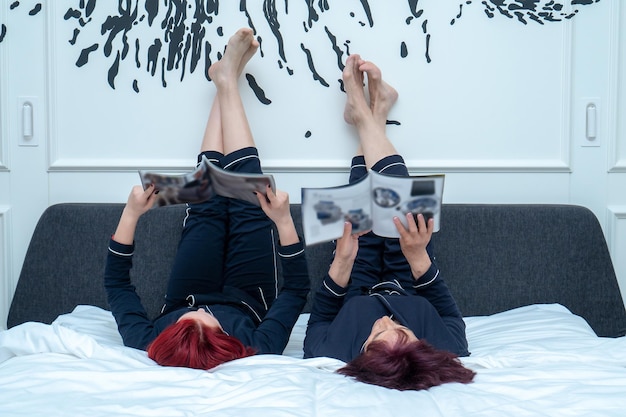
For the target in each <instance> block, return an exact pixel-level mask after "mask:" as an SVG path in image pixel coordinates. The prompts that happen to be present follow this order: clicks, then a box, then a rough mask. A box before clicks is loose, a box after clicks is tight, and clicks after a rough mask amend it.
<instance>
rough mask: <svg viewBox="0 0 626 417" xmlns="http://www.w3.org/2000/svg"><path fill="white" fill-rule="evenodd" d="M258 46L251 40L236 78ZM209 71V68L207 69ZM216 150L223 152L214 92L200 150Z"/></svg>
mask: <svg viewBox="0 0 626 417" xmlns="http://www.w3.org/2000/svg"><path fill="white" fill-rule="evenodd" d="M258 48H259V43H258V42H257V41H256V40H253V41H252V42H251V43H250V45H249V47H248V49H247V50H246V52H245V53H244V54H243V56H242V57H241V61H240V62H239V66H238V70H237V78H238V77H239V76H241V73H242V72H243V69H244V68H245V66H246V64H247V63H248V61H249V60H250V58H252V57H253V56H254V54H255V53H256V51H257V49H258ZM209 71H210V69H209ZM209 150H213V151H218V152H220V153H224V137H223V133H222V112H221V106H220V100H219V94H216V95H215V97H214V99H213V104H212V106H211V111H210V113H209V118H208V120H207V124H206V128H205V131H204V138H203V140H202V146H201V148H200V152H203V151H209Z"/></svg>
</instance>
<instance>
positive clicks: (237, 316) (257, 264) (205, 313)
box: [104, 28, 310, 369]
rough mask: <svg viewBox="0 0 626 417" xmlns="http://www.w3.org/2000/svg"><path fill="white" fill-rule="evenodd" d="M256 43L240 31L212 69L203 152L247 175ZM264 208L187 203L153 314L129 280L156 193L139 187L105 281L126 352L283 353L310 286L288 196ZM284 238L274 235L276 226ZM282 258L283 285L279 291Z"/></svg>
mask: <svg viewBox="0 0 626 417" xmlns="http://www.w3.org/2000/svg"><path fill="white" fill-rule="evenodd" d="M258 47H259V43H258V42H257V41H256V40H255V39H254V37H253V34H252V30H251V29H248V28H244V29H240V30H239V31H238V32H237V33H235V34H234V35H233V36H232V37H231V38H230V40H229V42H228V45H227V48H226V51H225V53H224V55H223V57H222V59H221V60H219V61H218V62H216V63H214V64H213V65H212V66H211V67H210V69H209V76H210V78H211V79H212V80H213V82H214V83H215V85H216V87H217V94H216V96H215V98H214V101H213V105H212V108H211V112H210V114H209V118H208V121H207V125H206V130H205V134H204V138H203V142H202V146H201V150H200V151H201V152H200V155H199V156H198V162H200V161H201V159H202V157H206V158H208V160H209V161H210V162H211V163H213V164H216V165H217V166H219V167H221V168H223V169H225V170H229V171H233V172H242V173H261V172H262V170H261V164H260V160H259V156H258V152H257V149H256V147H255V146H254V141H253V137H252V133H251V131H250V127H249V125H248V121H247V118H246V114H245V110H244V107H243V103H242V101H241V97H240V95H239V89H238V85H237V83H238V79H239V75H240V74H241V73H242V71H243V68H244V67H245V65H246V63H247V62H248V60H249V59H250V58H251V57H252V56H253V55H254V53H255V52H256V50H257V49H258ZM257 197H258V201H259V205H260V207H259V206H257V205H254V204H252V203H250V202H246V201H242V200H236V199H229V198H224V197H220V196H215V197H213V198H211V199H210V200H208V201H205V202H202V203H193V204H192V203H190V204H188V205H187V215H186V217H185V220H184V222H183V231H182V235H181V239H180V242H179V246H178V250H177V253H176V257H175V259H174V265H173V267H172V271H171V274H170V279H169V283H168V287H167V293H166V295H165V304H164V305H163V309H162V312H161V315H160V316H159V317H157V318H156V319H154V320H152V319H150V318H149V317H148V315H147V313H146V311H145V309H144V307H143V306H142V304H141V301H140V299H139V296H138V295H137V293H136V292H135V288H134V286H133V285H132V284H131V279H130V270H131V267H132V256H133V250H134V243H135V242H134V236H135V229H136V226H137V222H138V220H139V218H140V217H141V215H143V214H144V213H145V212H146V211H148V210H149V209H150V208H151V207H153V206H154V205H155V202H156V200H157V195H156V193H155V192H154V187H153V186H150V187H148V188H147V189H146V190H144V189H143V188H142V187H140V186H135V187H134V188H133V189H132V191H131V193H130V196H129V197H128V202H127V203H126V206H125V207H124V210H123V212H122V215H121V217H120V220H119V224H118V226H117V229H116V231H115V234H114V235H113V236H112V238H111V240H110V242H109V251H108V257H107V265H106V271H105V278H104V284H105V288H106V291H107V298H108V301H109V305H110V308H111V311H112V313H113V316H114V317H115V320H116V322H117V326H118V330H119V332H120V334H121V336H122V339H123V341H124V344H125V345H126V346H130V347H134V348H137V349H143V350H147V352H148V356H149V357H150V358H152V359H153V360H154V361H156V362H157V363H159V364H160V365H165V366H181V367H190V368H197V369H211V368H213V367H215V366H217V365H220V364H222V363H224V362H227V361H230V360H233V359H237V358H243V357H246V356H250V355H253V354H261V353H271V354H281V353H282V351H283V350H284V348H285V346H286V344H287V341H288V339H289V335H290V333H291V330H292V328H293V326H294V324H295V322H296V320H297V319H298V316H299V315H300V313H301V311H302V309H303V307H304V304H305V303H306V296H307V294H308V292H309V288H310V283H309V277H308V271H307V264H306V259H305V256H304V247H303V243H302V242H301V240H300V238H299V236H298V234H297V232H296V229H295V226H294V223H293V220H292V218H291V214H290V211H289V197H288V195H287V194H286V193H284V192H281V191H279V190H277V191H276V192H275V193H274V192H273V191H272V190H271V189H270V188H269V187H268V189H267V197H265V196H263V195H261V194H260V193H257ZM272 224H274V225H275V226H276V230H277V232H278V236H275V233H274V230H273V225H272ZM277 258H278V259H280V262H281V264H282V270H283V277H284V284H283V286H282V289H281V291H280V293H278V281H277V279H278V272H277V264H278V260H277Z"/></svg>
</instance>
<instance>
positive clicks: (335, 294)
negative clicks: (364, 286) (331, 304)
mask: <svg viewBox="0 0 626 417" xmlns="http://www.w3.org/2000/svg"><path fill="white" fill-rule="evenodd" d="M322 285H323V286H324V288H326V289H327V290H328V292H330V293H331V294H333V295H334V296H336V297H344V296H345V295H346V294H338V293H336V292H335V291H333V290H331V289H330V287H329V286H328V285H327V284H326V281H324V282H322Z"/></svg>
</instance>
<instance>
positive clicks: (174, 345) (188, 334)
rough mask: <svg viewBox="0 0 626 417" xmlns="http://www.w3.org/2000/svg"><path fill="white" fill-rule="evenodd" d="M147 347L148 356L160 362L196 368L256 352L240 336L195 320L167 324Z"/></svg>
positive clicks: (205, 367) (161, 363)
mask: <svg viewBox="0 0 626 417" xmlns="http://www.w3.org/2000/svg"><path fill="white" fill-rule="evenodd" d="M147 350H148V357H150V358H151V359H152V360H154V361H155V362H156V363H158V364H159V365H162V366H183V367H187V368H195V369H212V368H214V367H216V366H217V365H220V364H222V363H224V362H228V361H232V360H234V359H239V358H245V357H246V356H252V355H254V354H255V350H254V349H252V348H251V347H246V346H244V344H243V343H241V342H240V341H239V340H238V339H236V338H234V337H232V336H229V335H227V334H224V333H222V332H218V331H215V330H213V329H212V328H210V327H209V326H207V325H205V324H202V323H198V322H196V321H195V320H180V321H179V322H176V323H174V324H172V325H170V326H168V327H167V328H166V329H165V330H163V332H161V334H159V335H158V336H157V338H156V339H154V341H153V342H152V343H151V344H150V345H149V346H148V349H147Z"/></svg>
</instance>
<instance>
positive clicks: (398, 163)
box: [378, 162, 406, 173]
mask: <svg viewBox="0 0 626 417" xmlns="http://www.w3.org/2000/svg"><path fill="white" fill-rule="evenodd" d="M396 165H402V166H406V165H405V164H404V163H403V162H395V163H393V164H389V165H385V166H384V167H382V168H381V169H380V170H378V172H379V173H382V172H383V171H384V170H386V169H387V168H391V167H392V166H396Z"/></svg>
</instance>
